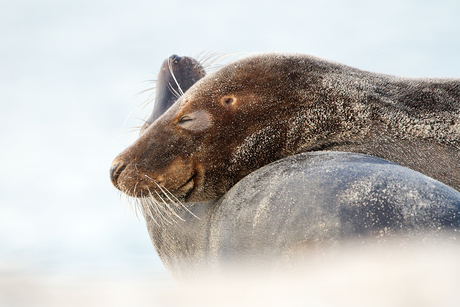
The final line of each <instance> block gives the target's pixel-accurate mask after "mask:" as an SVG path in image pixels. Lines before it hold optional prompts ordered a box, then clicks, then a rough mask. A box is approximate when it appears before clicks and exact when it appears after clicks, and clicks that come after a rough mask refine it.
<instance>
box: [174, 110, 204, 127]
mask: <svg viewBox="0 0 460 307" xmlns="http://www.w3.org/2000/svg"><path fill="white" fill-rule="evenodd" d="M177 124H178V125H179V126H180V127H181V128H183V129H186V130H204V129H206V128H208V127H210V126H211V125H212V120H211V115H210V114H209V113H208V112H206V111H203V110H198V111H195V112H192V113H189V114H185V115H183V116H182V117H181V118H180V119H179V120H178V121H177Z"/></svg>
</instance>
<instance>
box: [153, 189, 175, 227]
mask: <svg viewBox="0 0 460 307" xmlns="http://www.w3.org/2000/svg"><path fill="white" fill-rule="evenodd" d="M147 189H148V188H147ZM148 191H149V193H150V198H149V200H150V201H153V202H154V203H155V205H156V209H157V212H158V213H159V214H160V216H161V217H163V219H164V221H166V222H167V223H168V224H172V222H173V223H175V222H176V221H175V220H174V218H173V217H172V216H171V215H170V214H169V213H168V212H167V211H166V210H165V208H164V206H162V205H163V204H165V201H164V199H163V198H162V197H161V196H160V194H158V192H157V191H154V192H155V194H156V195H157V196H158V198H159V199H161V202H158V201H157V200H156V199H155V197H154V196H153V194H152V192H151V191H150V189H148ZM161 211H163V213H164V214H166V215H167V216H168V217H169V219H170V220H171V222H170V221H169V220H168V219H167V218H166V216H164V214H163V213H161Z"/></svg>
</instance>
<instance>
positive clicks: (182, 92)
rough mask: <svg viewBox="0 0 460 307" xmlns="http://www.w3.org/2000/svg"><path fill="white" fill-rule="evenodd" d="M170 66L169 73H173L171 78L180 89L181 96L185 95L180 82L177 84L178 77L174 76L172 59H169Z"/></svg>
mask: <svg viewBox="0 0 460 307" xmlns="http://www.w3.org/2000/svg"><path fill="white" fill-rule="evenodd" d="M168 66H169V72H170V73H171V76H172V77H173V79H174V82H176V85H177V88H178V89H179V93H180V94H181V96H182V95H184V91H182V88H181V87H180V84H179V82H177V79H176V76H175V75H174V72H173V70H172V67H171V59H170V58H168Z"/></svg>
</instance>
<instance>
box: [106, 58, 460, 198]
mask: <svg viewBox="0 0 460 307" xmlns="http://www.w3.org/2000/svg"><path fill="white" fill-rule="evenodd" d="M459 108H460V79H415V78H400V77H393V76H388V75H382V74H375V73H370V72H366V71H362V70H358V69H355V68H351V67H348V66H345V65H341V64H337V63H333V62H330V61H326V60H322V59H318V58H315V57H311V56H307V55H300V54H277V53H270V54H260V55H255V56H251V57H248V58H245V59H242V60H239V61H236V62H233V63H230V64H228V65H226V66H224V67H222V68H221V69H219V70H217V71H215V72H213V73H211V74H209V75H207V76H206V77H204V78H203V79H201V80H200V81H198V82H197V83H196V84H195V85H193V86H192V87H191V88H190V89H189V90H188V91H187V92H186V93H185V95H183V96H182V97H180V98H179V99H178V101H177V102H176V103H175V104H174V105H173V106H172V107H171V108H170V109H169V110H168V111H167V112H166V113H165V114H163V115H162V116H161V117H160V118H159V119H157V120H156V121H155V122H154V123H153V124H152V125H151V126H150V127H149V128H148V129H146V130H145V132H144V133H143V134H142V135H141V136H140V138H139V139H138V140H137V141H136V142H135V143H134V144H132V145H131V146H130V147H128V148H127V149H126V150H125V151H124V152H122V153H121V154H120V155H119V156H118V157H117V158H116V159H115V161H114V165H117V164H118V166H117V170H116V172H115V175H114V184H115V185H116V187H117V188H118V189H120V190H121V191H123V192H124V193H126V194H128V195H130V196H135V197H142V196H145V195H147V194H149V193H150V192H152V191H157V192H159V193H160V192H161V191H159V189H158V187H157V186H156V184H159V185H161V186H162V187H164V188H167V189H168V190H169V191H170V192H171V193H172V194H173V195H174V196H175V197H177V198H178V199H180V200H182V201H186V202H198V201H205V200H211V199H215V198H217V197H219V196H221V195H223V194H224V193H225V192H226V191H228V190H229V189H230V188H231V187H232V186H233V185H234V184H235V183H236V182H238V181H239V180H240V179H242V178H243V177H244V176H246V175H247V174H249V173H251V172H253V171H254V170H256V169H258V168H260V167H262V166H264V165H266V164H268V163H270V162H273V161H275V160H278V159H281V158H283V157H286V156H290V155H293V154H296V153H300V152H307V151H317V150H335V151H349V152H357V153H364V154H369V155H373V156H376V157H380V158H384V159H388V160H390V161H393V162H395V163H398V164H401V165H403V166H406V167H409V168H411V169H414V170H416V171H419V172H421V173H423V174H426V175H428V176H431V177H433V178H435V179H437V180H439V181H441V182H443V183H445V184H447V185H449V186H451V187H453V188H455V189H457V190H460V168H459V167H460V162H459V146H460V144H459V143H460V116H459ZM154 181H155V182H156V183H155V182H154Z"/></svg>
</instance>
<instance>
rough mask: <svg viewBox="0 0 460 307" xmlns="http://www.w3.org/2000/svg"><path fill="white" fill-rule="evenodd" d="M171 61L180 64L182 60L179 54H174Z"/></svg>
mask: <svg viewBox="0 0 460 307" xmlns="http://www.w3.org/2000/svg"><path fill="white" fill-rule="evenodd" d="M169 58H170V59H171V61H173V62H175V63H178V62H179V61H180V60H181V59H182V58H181V57H180V56H178V55H177V54H173V55H172V56H170V57H169Z"/></svg>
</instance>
